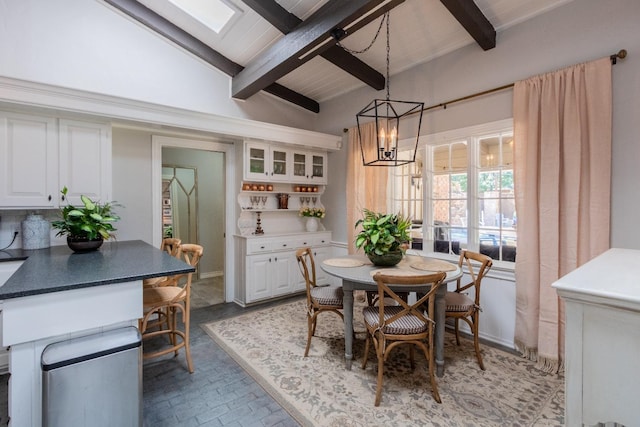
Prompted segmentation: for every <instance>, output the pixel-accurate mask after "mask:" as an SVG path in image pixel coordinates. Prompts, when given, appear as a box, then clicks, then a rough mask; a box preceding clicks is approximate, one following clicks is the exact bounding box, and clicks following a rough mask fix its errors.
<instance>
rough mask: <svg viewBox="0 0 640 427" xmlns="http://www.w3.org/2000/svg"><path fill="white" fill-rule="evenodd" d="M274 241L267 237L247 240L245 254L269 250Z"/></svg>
mask: <svg viewBox="0 0 640 427" xmlns="http://www.w3.org/2000/svg"><path fill="white" fill-rule="evenodd" d="M273 244H274V241H272V240H269V239H252V240H249V241H248V242H247V255H249V254H260V253H263V252H271V251H272V250H273Z"/></svg>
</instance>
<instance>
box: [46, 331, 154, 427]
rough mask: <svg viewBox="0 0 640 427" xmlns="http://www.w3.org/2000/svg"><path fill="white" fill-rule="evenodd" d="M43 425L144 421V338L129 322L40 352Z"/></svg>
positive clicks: (134, 426) (135, 424) (123, 425)
mask: <svg viewBox="0 0 640 427" xmlns="http://www.w3.org/2000/svg"><path fill="white" fill-rule="evenodd" d="M41 366H42V387H43V390H42V391H43V393H42V405H43V406H42V425H43V426H44V427H62V426H64V427H80V426H91V427H102V426H104V427H107V426H109V427H112V426H118V427H128V426H131V427H139V426H141V425H142V341H141V337H140V332H139V331H138V329H137V328H135V327H133V326H130V327H124V328H119V329H114V330H110V331H106V332H102V333H97V334H93V335H88V336H83V337H79V338H72V339H69V340H66V341H61V342H57V343H53V344H49V345H48V346H47V347H45V349H44V351H43V352H42V359H41Z"/></svg>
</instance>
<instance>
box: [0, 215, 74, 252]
mask: <svg viewBox="0 0 640 427" xmlns="http://www.w3.org/2000/svg"><path fill="white" fill-rule="evenodd" d="M58 212H59V211H58V209H25V210H8V209H7V210H2V209H0V250H1V249H5V248H6V246H8V245H9V243H11V239H13V233H14V232H15V231H17V232H18V236H17V237H16V239H15V241H14V242H13V243H12V244H11V246H9V247H8V248H6V249H19V248H22V229H21V223H22V221H23V220H24V219H25V218H26V217H27V214H31V213H37V214H39V215H42V216H43V217H44V218H45V219H46V220H47V221H49V222H51V221H53V220H56V219H58V218H59V216H58ZM55 234H56V231H55V230H53V229H51V246H56V245H66V240H65V239H64V237H55Z"/></svg>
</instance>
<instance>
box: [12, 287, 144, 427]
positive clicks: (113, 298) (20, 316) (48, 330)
mask: <svg viewBox="0 0 640 427" xmlns="http://www.w3.org/2000/svg"><path fill="white" fill-rule="evenodd" d="M2 316H3V319H2V320H3V322H2V329H3V330H2V332H3V334H2V339H3V342H2V345H4V346H8V345H10V346H11V351H10V352H9V371H10V372H11V377H10V379H9V417H10V424H9V425H10V426H16V427H17V426H39V425H42V372H41V367H40V356H41V354H42V351H43V350H44V348H45V347H46V346H47V345H48V344H50V343H53V342H58V341H63V340H66V339H69V338H74V337H78V336H82V335H88V334H92V333H97V332H102V331H105V330H109V329H114V328H118V327H122V326H130V325H133V326H137V319H139V318H140V317H142V281H140V280H138V281H132V282H123V283H115V284H108V285H103V286H96V287H90V288H82V289H75V290H70V291H63V292H55V293H48V294H42V295H34V296H29V297H24V298H13V299H8V300H5V301H4V306H3V313H2Z"/></svg>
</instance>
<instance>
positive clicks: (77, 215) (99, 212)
mask: <svg viewBox="0 0 640 427" xmlns="http://www.w3.org/2000/svg"><path fill="white" fill-rule="evenodd" d="M67 191H68V190H67V187H64V188H63V189H62V190H61V191H60V192H61V193H62V194H63V196H64V199H65V200H67V206H65V207H63V208H62V209H60V214H61V215H62V219H60V220H57V221H52V222H51V226H52V227H53V228H54V229H57V230H58V232H57V234H56V236H64V235H66V236H67V244H68V245H69V247H70V248H71V249H72V250H73V251H75V252H87V251H91V250H96V249H98V248H99V247H100V246H101V245H102V242H103V241H104V240H108V239H111V238H115V235H114V234H113V232H114V231H116V229H115V228H114V226H113V223H114V222H116V221H118V220H119V219H120V217H119V216H118V215H116V214H115V213H114V212H113V210H112V209H113V206H114V204H113V203H112V202H107V203H98V202H94V201H93V200H91V199H90V198H89V197H87V196H84V195H82V196H80V199H81V200H82V204H83V206H78V207H76V206H73V205H70V204H68V198H67Z"/></svg>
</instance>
